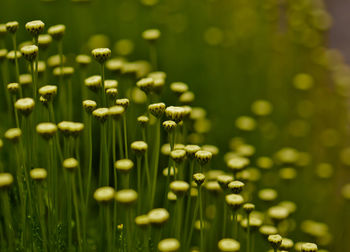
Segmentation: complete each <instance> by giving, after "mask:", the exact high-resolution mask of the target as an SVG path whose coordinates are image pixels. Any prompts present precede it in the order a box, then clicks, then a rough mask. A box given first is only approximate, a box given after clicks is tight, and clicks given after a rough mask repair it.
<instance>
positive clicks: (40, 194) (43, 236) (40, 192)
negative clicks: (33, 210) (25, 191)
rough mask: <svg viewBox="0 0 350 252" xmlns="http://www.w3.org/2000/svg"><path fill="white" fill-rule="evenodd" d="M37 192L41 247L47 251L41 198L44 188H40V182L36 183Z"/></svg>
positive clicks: (42, 200) (43, 209)
mask: <svg viewBox="0 0 350 252" xmlns="http://www.w3.org/2000/svg"><path fill="white" fill-rule="evenodd" d="M37 188H38V190H37V193H38V197H39V215H40V216H39V219H40V226H41V235H42V238H43V245H42V246H43V249H44V251H47V245H48V242H47V229H46V223H45V204H44V199H43V193H44V190H43V189H42V185H41V182H39V183H38V184H37Z"/></svg>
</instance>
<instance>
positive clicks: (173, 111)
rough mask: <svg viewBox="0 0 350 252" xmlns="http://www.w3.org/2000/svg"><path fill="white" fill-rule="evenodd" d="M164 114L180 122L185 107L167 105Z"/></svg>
mask: <svg viewBox="0 0 350 252" xmlns="http://www.w3.org/2000/svg"><path fill="white" fill-rule="evenodd" d="M165 115H166V116H167V117H168V118H169V119H170V120H173V121H175V122H180V121H181V120H182V119H183V118H184V116H185V109H184V108H182V107H176V106H169V107H167V108H166V109H165Z"/></svg>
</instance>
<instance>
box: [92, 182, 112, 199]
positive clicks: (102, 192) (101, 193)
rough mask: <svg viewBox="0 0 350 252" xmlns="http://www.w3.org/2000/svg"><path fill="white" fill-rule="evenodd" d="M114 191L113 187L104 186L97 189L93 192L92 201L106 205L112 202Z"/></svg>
mask: <svg viewBox="0 0 350 252" xmlns="http://www.w3.org/2000/svg"><path fill="white" fill-rule="evenodd" d="M114 196H115V190H114V188H113V187H110V186H104V187H100V188H97V189H96V191H95V192H94V199H95V200H96V201H97V202H100V203H108V202H112V201H113V200H114Z"/></svg>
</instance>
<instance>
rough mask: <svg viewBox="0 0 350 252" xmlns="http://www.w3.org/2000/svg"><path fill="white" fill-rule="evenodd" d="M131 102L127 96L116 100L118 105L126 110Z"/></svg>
mask: <svg viewBox="0 0 350 252" xmlns="http://www.w3.org/2000/svg"><path fill="white" fill-rule="evenodd" d="M129 103H130V101H129V99H127V98H121V99H117V100H116V101H115V104H116V105H119V106H122V107H123V108H124V109H125V110H126V109H127V108H128V106H129Z"/></svg>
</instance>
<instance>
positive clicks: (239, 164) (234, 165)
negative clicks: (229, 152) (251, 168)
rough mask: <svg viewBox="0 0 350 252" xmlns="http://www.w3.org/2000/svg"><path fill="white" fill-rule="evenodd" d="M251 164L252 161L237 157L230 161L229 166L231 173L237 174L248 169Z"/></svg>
mask: <svg viewBox="0 0 350 252" xmlns="http://www.w3.org/2000/svg"><path fill="white" fill-rule="evenodd" d="M249 163H250V161H249V159H248V158H245V157H240V156H236V157H233V158H231V159H230V160H228V162H227V166H228V168H229V169H230V170H231V171H233V172H237V171H241V170H243V169H244V168H246V167H247V166H248V165H249Z"/></svg>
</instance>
